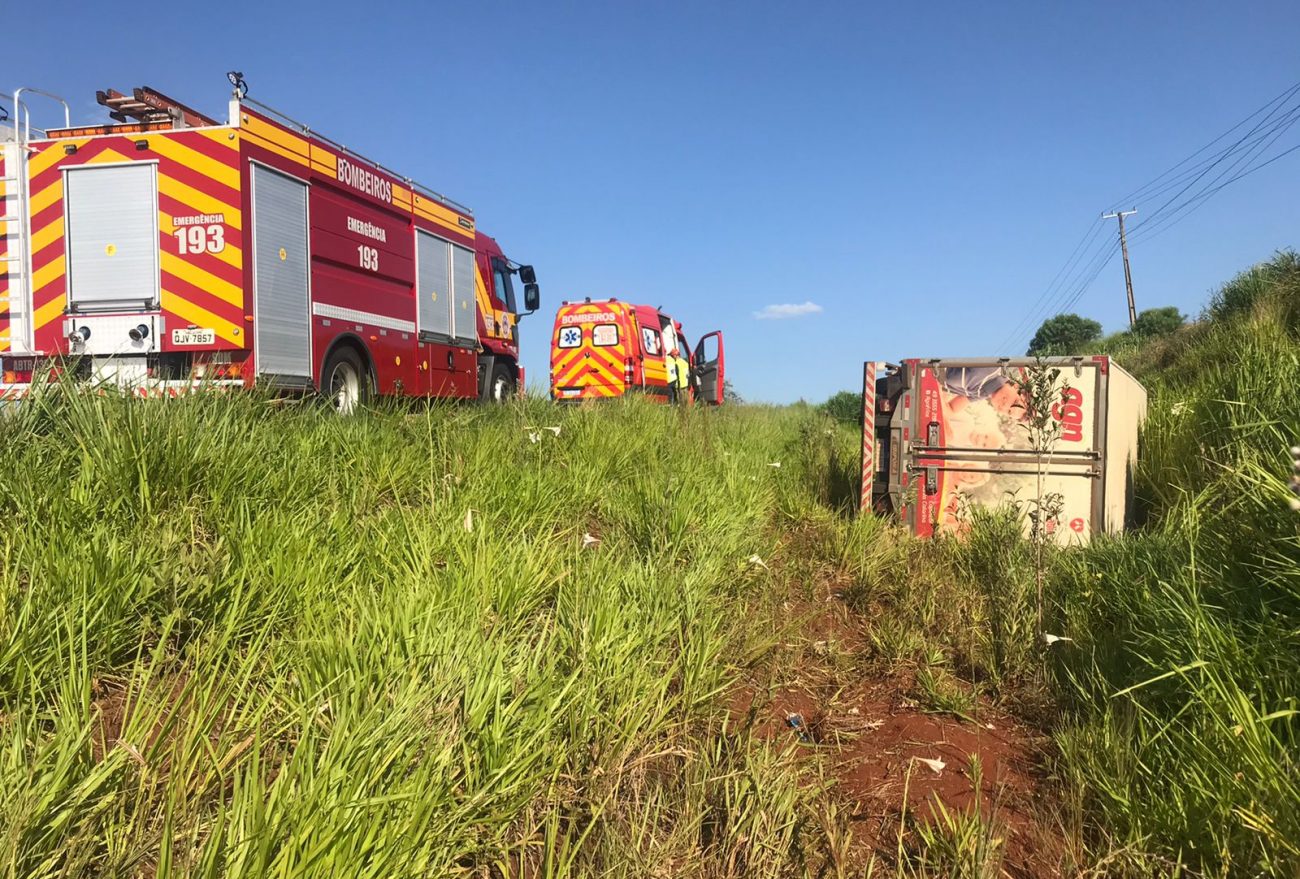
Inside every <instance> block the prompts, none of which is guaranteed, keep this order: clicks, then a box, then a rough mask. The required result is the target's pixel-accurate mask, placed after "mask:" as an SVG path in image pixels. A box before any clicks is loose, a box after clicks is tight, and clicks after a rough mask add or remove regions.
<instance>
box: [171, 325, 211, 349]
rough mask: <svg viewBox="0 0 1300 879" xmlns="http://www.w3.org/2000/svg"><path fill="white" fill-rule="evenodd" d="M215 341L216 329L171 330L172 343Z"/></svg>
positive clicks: (208, 343)
mask: <svg viewBox="0 0 1300 879" xmlns="http://www.w3.org/2000/svg"><path fill="white" fill-rule="evenodd" d="M216 341H217V331H216V330H200V329H192V328H191V329H184V330H172V344H173V345H211V344H214V343H215V342H216Z"/></svg>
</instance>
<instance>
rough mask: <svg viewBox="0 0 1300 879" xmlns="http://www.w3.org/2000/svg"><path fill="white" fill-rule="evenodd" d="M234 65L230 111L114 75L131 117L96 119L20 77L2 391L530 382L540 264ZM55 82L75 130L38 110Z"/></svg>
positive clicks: (414, 388)
mask: <svg viewBox="0 0 1300 879" xmlns="http://www.w3.org/2000/svg"><path fill="white" fill-rule="evenodd" d="M229 78H230V81H231V83H232V85H234V92H233V95H232V96H231V99H230V101H229V105H228V111H229V116H228V119H227V120H226V121H225V122H220V121H217V120H215V119H213V118H211V117H209V116H207V115H204V114H203V113H201V112H199V111H197V110H194V109H193V108H191V107H187V106H185V105H183V104H181V103H179V102H177V101H175V100H173V99H172V98H169V97H167V96H166V95H164V94H162V93H160V92H158V91H155V90H153V89H149V88H139V89H135V90H134V91H133V92H131V93H130V94H124V93H121V92H117V91H113V90H107V91H101V92H99V93H98V94H97V98H98V101H99V103H100V104H101V105H102V106H104V107H105V108H107V110H108V112H109V115H110V117H111V119H112V120H113V121H112V122H111V123H107V124H95V125H89V126H84V127H74V126H73V125H72V124H71V120H70V118H69V113H68V109H67V103H66V102H64V101H62V99H59V98H57V97H56V96H53V95H49V94H47V93H44V92H39V91H37V90H34V89H19V90H18V92H16V93H15V94H14V95H13V99H12V112H13V121H12V124H5V125H4V126H3V128H2V129H0V130H2V131H3V134H0V370H2V371H3V383H0V398H3V397H5V396H8V397H15V396H21V395H23V394H24V393H26V392H29V391H30V382H31V381H32V379H33V376H34V375H38V374H41V373H42V372H43V371H44V370H46V369H50V370H52V371H54V372H58V371H72V372H74V373H75V374H77V375H81V376H84V377H85V378H87V379H90V380H93V381H96V382H107V383H114V384H117V385H119V386H121V387H124V388H130V389H132V390H133V391H135V392H138V393H140V394H142V395H152V394H158V395H175V394H177V393H184V392H187V391H188V390H191V389H195V388H198V387H200V386H209V385H213V384H217V385H223V384H224V385H230V386H252V385H263V386H271V387H273V388H276V389H281V390H285V391H296V392H313V391H319V392H322V393H324V394H326V395H328V396H329V397H331V398H332V399H333V400H334V402H335V404H336V406H337V407H338V408H339V409H340V410H341V411H344V412H346V411H351V410H352V409H353V408H355V407H356V405H357V404H358V403H360V402H363V401H364V400H365V399H366V398H367V397H369V396H370V395H372V394H383V395H395V396H396V395H401V396H424V397H452V398H472V397H481V398H485V399H504V398H506V397H509V396H511V395H513V394H514V393H515V392H516V390H517V389H518V388H520V387H522V385H523V370H522V369H521V367H520V366H519V347H518V346H519V335H518V321H519V318H520V317H521V316H522V315H523V314H531V313H532V312H533V311H535V310H536V309H537V308H538V301H539V292H538V286H537V278H536V274H535V272H534V271H533V269H532V267H531V266H527V265H520V264H518V263H516V262H514V261H512V260H511V259H509V258H508V257H507V256H506V254H505V253H504V252H503V251H502V249H501V247H500V246H499V245H498V244H497V242H496V241H495V240H494V239H492V238H491V237H489V236H488V235H485V234H484V233H483V232H482V231H480V230H479V228H478V224H477V221H476V219H475V218H474V215H473V213H472V212H471V211H470V210H469V209H468V208H466V207H464V206H463V205H461V204H459V203H457V202H455V201H453V200H452V199H450V198H447V197H446V196H444V195H441V194H439V193H437V192H435V191H433V190H431V189H429V188H427V187H424V186H421V185H420V184H417V183H415V182H414V181H412V180H411V179H410V178H409V177H404V176H401V175H399V174H397V173H396V172H393V171H391V170H389V169H387V168H385V167H384V166H382V165H379V164H378V163H376V162H373V161H371V160H369V159H366V158H365V157H363V156H361V155H359V154H357V153H356V152H354V151H352V150H350V149H348V148H346V147H344V146H342V145H341V144H338V143H335V142H334V141H331V140H329V139H328V138H325V137H323V136H321V135H320V134H318V133H316V132H315V131H314V130H313V129H311V128H309V127H308V126H306V125H303V124H301V123H298V122H296V121H294V120H293V119H291V118H289V117H288V116H286V115H284V114H283V113H280V112H278V111H276V110H273V109H271V108H270V107H267V106H265V105H264V104H260V103H258V102H257V101H254V100H252V99H250V98H248V96H247V86H246V84H245V83H244V81H243V78H242V75H240V74H238V73H231V74H230V75H229ZM38 99H39V100H41V101H46V100H51V99H52V100H54V101H58V102H59V103H61V104H63V113H62V122H63V125H62V126H61V127H57V128H50V129H47V130H42V129H40V128H35V127H33V126H32V114H31V109H30V107H29V104H31V103H35V101H36V100H38ZM34 135H35V136H34ZM520 288H521V289H520ZM520 295H522V299H523V302H522V309H521V307H520V303H519V302H518V299H517V297H519V296H520Z"/></svg>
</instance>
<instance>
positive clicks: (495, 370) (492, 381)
mask: <svg viewBox="0 0 1300 879" xmlns="http://www.w3.org/2000/svg"><path fill="white" fill-rule="evenodd" d="M515 393H516V382H515V370H514V367H513V366H512V365H511V364H509V363H496V364H493V366H492V376H491V378H489V379H488V386H487V400H488V402H489V403H504V402H506V401H507V400H510V399H512V398H513V397H514V396H515Z"/></svg>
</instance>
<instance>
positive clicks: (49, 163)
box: [27, 137, 90, 180]
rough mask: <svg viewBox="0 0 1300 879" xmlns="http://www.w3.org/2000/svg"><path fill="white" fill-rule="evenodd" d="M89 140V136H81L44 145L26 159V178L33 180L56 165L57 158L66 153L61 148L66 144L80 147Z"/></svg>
mask: <svg viewBox="0 0 1300 879" xmlns="http://www.w3.org/2000/svg"><path fill="white" fill-rule="evenodd" d="M89 142H90V140H89V138H84V137H82V138H77V139H76V140H61V141H59V142H58V143H56V144H52V145H50V146H47V147H45V148H44V149H43V150H41V151H40V152H39V153H37V154H36V155H34V156H32V157H31V158H29V159H28V160H27V173H28V175H29V176H28V178H27V179H29V180H34V179H35V178H36V177H38V176H39V175H40V174H42V173H44V172H45V171H48V170H49V169H50V168H51V167H53V166H54V165H56V164H57V163H58V162H59V160H60V159H62V158H63V157H64V156H65V155H66V153H64V152H63V148H64V146H66V145H67V144H73V145H75V146H76V147H77V148H78V149H80V148H81V147H83V146H85V145H86V144H87V143H89Z"/></svg>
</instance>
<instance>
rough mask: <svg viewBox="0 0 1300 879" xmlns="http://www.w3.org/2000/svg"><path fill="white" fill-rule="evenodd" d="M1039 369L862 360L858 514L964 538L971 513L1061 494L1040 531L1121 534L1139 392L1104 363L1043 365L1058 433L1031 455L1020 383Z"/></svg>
mask: <svg viewBox="0 0 1300 879" xmlns="http://www.w3.org/2000/svg"><path fill="white" fill-rule="evenodd" d="M1038 363H1039V361H1036V360H1033V359H1006V358H1004V359H997V360H988V359H985V360H971V359H939V358H934V359H919V358H918V359H911V360H904V361H903V362H902V363H901V364H896V365H895V364H882V363H878V362H868V363H866V364H865V365H864V367H863V386H862V491H861V498H860V509H861V510H863V511H871V510H875V511H876V512H878V513H882V514H888V515H893V516H896V517H898V518H899V519H900V520H901V521H902V522H904V523H906V525H907V526H908V527H909V528H910V529H911V530H912V532H913V533H915V534H917V535H918V536H921V537H931V536H934V535H936V534H939V533H949V534H958V535H960V534H961V533H963V532H964V530H965V529H966V528H967V527H968V526H969V515H968V513H969V508H970V507H971V506H982V507H997V506H999V505H1001V504H1006V503H1009V502H1010V503H1021V504H1024V503H1025V502H1027V501H1030V500H1031V499H1034V498H1036V497H1040V496H1041V497H1047V496H1048V495H1059V497H1060V500H1061V504H1062V508H1061V512H1060V515H1059V517H1057V518H1055V519H1053V520H1052V521H1049V522H1047V523H1046V524H1045V528H1046V529H1047V530H1048V531H1050V532H1051V533H1052V536H1053V539H1055V540H1056V541H1057V542H1058V543H1062V544H1069V543H1084V542H1087V541H1088V540H1089V538H1090V537H1091V536H1092V535H1094V534H1098V533H1114V532H1117V531H1120V530H1122V529H1123V528H1124V527H1125V526H1126V524H1128V523H1129V522H1130V520H1131V518H1132V510H1133V491H1132V483H1133V480H1132V474H1133V467H1134V464H1135V462H1136V461H1137V452H1138V429H1139V427H1140V426H1141V424H1142V422H1143V420H1144V419H1145V418H1146V406H1147V397H1146V391H1145V390H1144V389H1143V387H1142V385H1140V384H1139V383H1138V382H1137V380H1136V379H1134V378H1133V376H1131V375H1129V374H1128V373H1127V372H1125V371H1124V370H1123V369H1122V368H1120V366H1119V365H1118V364H1117V363H1115V361H1114V360H1112V359H1111V358H1109V357H1102V356H1097V357H1093V356H1088V357H1053V358H1046V359H1044V360H1043V361H1041V364H1042V366H1043V367H1045V368H1047V369H1051V370H1055V371H1056V379H1055V382H1054V385H1055V393H1054V395H1053V396H1054V402H1053V405H1052V407H1051V417H1052V419H1053V421H1054V422H1055V424H1056V425H1057V429H1056V430H1055V431H1054V432H1055V433H1056V436H1055V438H1054V439H1053V440H1052V441H1051V442H1049V443H1039V445H1040V448H1037V449H1035V448H1034V447H1033V446H1034V443H1033V442H1032V439H1031V435H1030V432H1029V430H1028V429H1027V426H1026V423H1025V413H1026V411H1027V410H1026V401H1025V399H1024V395H1023V394H1022V393H1021V389H1020V384H1019V383H1020V382H1021V381H1023V380H1024V378H1025V376H1026V375H1027V374H1028V371H1029V370H1031V369H1033V368H1034V367H1035V365H1036V364H1038ZM1040 476H1041V478H1042V483H1041V495H1040V494H1039V491H1040V484H1039V478H1040ZM1026 527H1028V522H1026Z"/></svg>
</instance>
